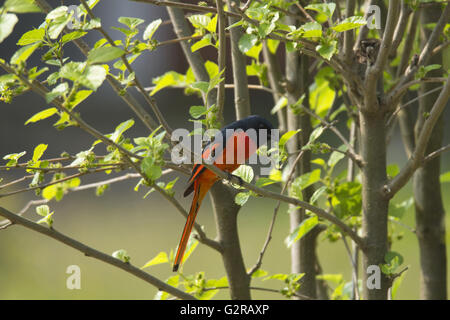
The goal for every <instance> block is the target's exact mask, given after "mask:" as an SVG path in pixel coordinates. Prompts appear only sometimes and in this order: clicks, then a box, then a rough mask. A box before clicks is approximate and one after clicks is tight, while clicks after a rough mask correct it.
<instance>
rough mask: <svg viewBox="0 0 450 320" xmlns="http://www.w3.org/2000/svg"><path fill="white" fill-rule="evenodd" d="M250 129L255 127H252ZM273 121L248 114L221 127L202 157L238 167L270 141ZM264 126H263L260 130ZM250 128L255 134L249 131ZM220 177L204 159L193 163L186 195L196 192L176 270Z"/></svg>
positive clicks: (227, 168)
mask: <svg viewBox="0 0 450 320" xmlns="http://www.w3.org/2000/svg"><path fill="white" fill-rule="evenodd" d="M251 129H254V131H253V130H251ZM271 129H273V126H272V124H271V123H270V122H269V121H267V120H266V119H264V118H262V117H260V116H257V115H252V116H249V117H247V118H244V119H241V120H238V121H235V122H232V123H230V124H229V125H227V126H225V127H224V128H222V130H221V131H220V133H219V134H218V135H216V137H215V139H214V140H213V141H212V142H211V143H210V144H208V145H207V146H206V147H205V148H204V150H203V153H202V158H203V160H206V159H212V160H213V161H212V164H213V165H215V166H216V167H218V168H219V169H221V170H223V171H226V172H228V173H231V172H233V171H234V170H236V169H237V168H238V167H239V166H240V165H241V164H243V163H245V161H246V160H247V159H248V158H249V157H250V156H251V155H252V154H254V153H255V152H256V150H257V149H258V148H259V147H260V144H264V143H267V141H269V140H270V137H271V135H270V134H271V132H270V130H271ZM261 130H264V131H262V132H261ZM251 131H253V133H255V132H256V135H255V134H253V135H252V134H249V133H250V132H251ZM263 133H267V136H266V137H267V139H264V140H265V141H263V140H261V141H260V137H261V136H263V135H262V134H263ZM219 179H220V178H219V177H218V176H217V175H216V174H215V173H214V172H212V171H211V170H208V169H207V168H206V167H205V166H204V165H202V164H201V163H199V164H196V165H194V168H193V169H192V174H191V177H190V179H189V182H188V187H187V188H186V191H185V192H184V196H185V197H187V196H188V195H189V194H191V193H192V192H194V198H193V199H192V204H191V209H190V210H189V215H188V217H187V220H186V224H185V226H184V230H183V234H182V236H181V240H180V244H179V245H178V250H177V255H176V256H175V262H174V265H173V271H177V270H178V267H179V266H180V264H181V262H182V260H183V255H184V252H185V250H186V245H187V242H188V240H189V236H190V234H191V231H192V227H193V226H194V222H195V218H196V216H197V212H198V209H199V208H200V204H201V203H202V200H203V198H204V197H205V195H206V193H207V192H208V190H209V189H210V188H211V187H212V186H213V184H214V183H216V181H218V180H219Z"/></svg>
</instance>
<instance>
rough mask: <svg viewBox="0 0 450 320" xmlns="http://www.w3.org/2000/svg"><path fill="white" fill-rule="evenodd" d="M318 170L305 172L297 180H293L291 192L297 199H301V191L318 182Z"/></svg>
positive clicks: (319, 171)
mask: <svg viewBox="0 0 450 320" xmlns="http://www.w3.org/2000/svg"><path fill="white" fill-rule="evenodd" d="M320 173H321V170H320V169H315V170H313V171H311V172H307V173H305V174H303V175H301V176H299V177H297V178H295V180H294V182H292V185H291V192H292V193H293V194H294V195H295V196H297V197H298V198H301V197H302V194H301V192H302V190H303V189H306V188H307V187H309V186H310V185H312V184H314V183H316V182H318V181H319V180H320Z"/></svg>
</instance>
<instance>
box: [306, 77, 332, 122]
mask: <svg viewBox="0 0 450 320" xmlns="http://www.w3.org/2000/svg"><path fill="white" fill-rule="evenodd" d="M311 89H312V90H311ZM311 89H310V95H309V105H310V106H311V109H312V110H314V111H315V113H316V114H317V115H319V116H320V117H323V116H325V115H326V114H327V112H328V110H329V109H330V108H331V107H332V105H333V103H334V100H335V98H336V91H335V90H333V89H331V88H330V83H329V82H328V81H321V82H317V81H316V82H315V83H314V84H313V85H312V86H311Z"/></svg>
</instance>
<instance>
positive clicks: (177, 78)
mask: <svg viewBox="0 0 450 320" xmlns="http://www.w3.org/2000/svg"><path fill="white" fill-rule="evenodd" d="M184 80H185V77H184V75H182V74H180V73H178V72H175V71H169V72H166V73H165V74H163V75H162V76H159V77H157V78H155V79H153V83H154V84H156V87H155V88H154V89H153V90H152V92H150V95H151V96H153V95H154V94H155V93H156V92H158V91H159V90H161V89H163V88H166V87H169V86H174V85H177V84H181V83H183V82H184Z"/></svg>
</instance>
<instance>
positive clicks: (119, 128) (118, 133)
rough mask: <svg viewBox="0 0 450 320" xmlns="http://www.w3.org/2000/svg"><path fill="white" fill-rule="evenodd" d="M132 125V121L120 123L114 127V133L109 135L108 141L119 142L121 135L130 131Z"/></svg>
mask: <svg viewBox="0 0 450 320" xmlns="http://www.w3.org/2000/svg"><path fill="white" fill-rule="evenodd" d="M133 125H134V120H133V119H130V120H127V121H124V122H122V123H121V124H119V125H118V126H117V127H116V130H114V133H113V134H112V135H111V137H110V139H111V140H112V141H114V142H115V143H117V142H119V140H120V137H121V136H122V134H123V133H124V132H125V131H127V130H128V129H130V128H131V127H132V126H133Z"/></svg>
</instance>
